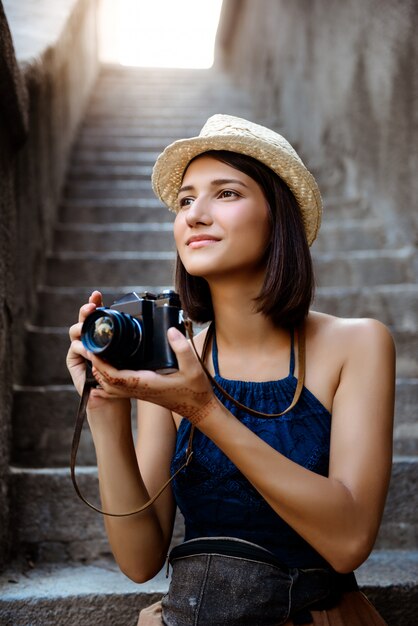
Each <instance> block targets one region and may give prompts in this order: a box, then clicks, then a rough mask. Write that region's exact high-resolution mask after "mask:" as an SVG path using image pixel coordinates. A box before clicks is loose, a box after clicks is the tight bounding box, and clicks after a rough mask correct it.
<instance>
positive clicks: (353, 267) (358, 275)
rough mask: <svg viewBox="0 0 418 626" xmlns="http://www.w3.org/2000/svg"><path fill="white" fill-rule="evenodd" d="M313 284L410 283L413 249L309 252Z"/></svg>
mask: <svg viewBox="0 0 418 626" xmlns="http://www.w3.org/2000/svg"><path fill="white" fill-rule="evenodd" d="M313 259H314V267H315V274H316V277H317V284H318V285H319V286H320V287H325V286H326V287H340V286H342V285H344V286H347V287H354V286H356V285H363V286H370V287H374V286H376V285H386V284H396V283H409V282H411V283H413V282H415V280H416V270H415V268H414V262H415V251H414V249H413V248H412V247H405V248H400V249H396V250H355V251H347V252H327V253H317V252H314V253H313Z"/></svg>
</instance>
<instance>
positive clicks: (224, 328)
mask: <svg viewBox="0 0 418 626" xmlns="http://www.w3.org/2000/svg"><path fill="white" fill-rule="evenodd" d="M259 291H260V290H259V289H258V288H257V289H254V288H252V287H251V285H248V284H247V285H245V284H240V285H234V286H231V285H230V284H229V285H222V286H219V285H216V287H213V286H212V285H211V296H212V304H213V309H214V314H215V321H216V336H217V341H218V343H221V344H223V345H224V346H228V347H233V346H239V345H243V344H244V345H246V346H247V347H250V346H251V345H254V346H257V347H258V349H260V347H262V346H263V345H268V344H269V343H270V342H271V341H272V339H273V338H275V341H280V339H281V338H282V339H283V341H284V342H286V341H287V338H288V334H289V333H288V331H287V330H285V329H281V328H278V327H277V326H275V324H274V323H273V321H272V320H271V318H269V317H267V316H266V315H264V314H263V313H261V312H257V302H256V301H255V298H256V297H257V295H258V293H259Z"/></svg>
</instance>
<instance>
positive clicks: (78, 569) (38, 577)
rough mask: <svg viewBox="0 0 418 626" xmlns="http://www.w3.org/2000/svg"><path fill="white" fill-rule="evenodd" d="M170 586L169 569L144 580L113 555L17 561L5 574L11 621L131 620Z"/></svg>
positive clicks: (68, 625) (3, 606)
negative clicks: (132, 576)
mask: <svg viewBox="0 0 418 626" xmlns="http://www.w3.org/2000/svg"><path fill="white" fill-rule="evenodd" d="M167 589H168V580H167V579H166V577H165V572H161V573H160V574H159V575H158V576H157V577H155V578H154V579H153V580H150V581H149V582H147V583H145V584H142V585H138V584H136V583H134V582H132V581H131V580H129V579H128V578H127V577H126V576H124V575H123V574H122V573H121V572H120V570H119V568H118V567H117V565H116V564H115V563H114V562H113V560H111V559H109V558H108V559H101V560H100V561H97V562H95V563H91V564H88V565H87V564H86V565H71V564H66V563H62V564H55V565H46V566H36V567H33V568H32V569H31V568H30V567H28V566H25V565H23V566H20V567H19V566H18V565H17V566H16V565H15V566H14V567H13V566H11V567H10V568H9V569H8V570H7V571H6V572H5V573H4V574H3V575H2V576H1V577H0V598H1V599H0V623H1V624H4V625H5V626H24V625H25V626H28V625H30V626H57V624H59V625H60V626H91V625H92V624H100V625H103V626H104V625H106V626H107V625H113V626H125V625H128V624H132V625H133V624H136V622H137V621H138V614H139V611H140V610H141V609H143V608H145V607H146V606H149V605H150V604H153V603H154V602H157V601H158V600H159V599H160V598H161V597H162V596H163V594H164V593H166V591H167Z"/></svg>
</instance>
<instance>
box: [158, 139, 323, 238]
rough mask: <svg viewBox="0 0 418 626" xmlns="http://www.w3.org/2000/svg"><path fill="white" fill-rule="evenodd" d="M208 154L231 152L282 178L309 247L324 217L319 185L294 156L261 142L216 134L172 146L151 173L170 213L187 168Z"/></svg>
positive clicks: (159, 159)
mask: <svg viewBox="0 0 418 626" xmlns="http://www.w3.org/2000/svg"><path fill="white" fill-rule="evenodd" d="M209 150H228V151H230V152H238V153H239V154H245V155H247V156H251V157H253V158H254V159H257V160H258V161H261V163H264V165H266V166H267V167H269V168H270V169H271V170H273V172H275V173H276V174H277V175H278V176H280V178H281V179H282V180H283V181H284V182H285V183H286V184H287V185H288V187H289V188H290V190H291V191H292V193H293V195H294V196H295V198H296V201H297V202H298V204H299V206H300V209H301V213H302V219H303V223H304V227H305V232H306V238H307V241H308V244H309V245H311V244H312V243H313V241H314V240H315V238H316V235H317V233H318V230H319V227H320V225H321V217H322V199H321V194H320V191H319V188H318V185H317V183H316V181H315V179H314V177H313V176H312V174H311V173H310V172H309V171H308V170H307V169H306V167H305V165H304V164H303V162H302V161H301V160H300V158H299V157H298V156H297V155H296V154H295V153H294V154H289V152H288V151H287V150H285V149H281V148H280V147H279V146H272V145H271V143H270V142H268V141H263V139H261V138H255V137H254V138H249V137H237V136H234V135H230V136H225V134H219V135H216V134H215V135H212V136H210V137H202V136H199V137H192V138H190V139H179V140H178V141H175V142H174V143H172V144H170V145H169V146H168V147H167V148H166V149H165V150H164V151H163V152H162V153H161V154H160V156H159V157H158V159H157V161H156V163H155V165H154V169H153V173H152V187H153V190H154V192H155V194H156V195H157V196H158V197H159V198H160V199H161V200H162V201H163V202H164V203H165V204H166V205H167V206H168V208H169V209H170V210H172V211H175V212H177V211H178V209H179V206H178V192H179V189H180V187H181V183H182V180H183V176H184V171H185V169H186V168H187V166H188V164H189V163H190V161H191V160H192V159H194V158H195V157H197V156H198V155H200V154H203V153H204V152H208V151H209ZM295 157H296V158H295Z"/></svg>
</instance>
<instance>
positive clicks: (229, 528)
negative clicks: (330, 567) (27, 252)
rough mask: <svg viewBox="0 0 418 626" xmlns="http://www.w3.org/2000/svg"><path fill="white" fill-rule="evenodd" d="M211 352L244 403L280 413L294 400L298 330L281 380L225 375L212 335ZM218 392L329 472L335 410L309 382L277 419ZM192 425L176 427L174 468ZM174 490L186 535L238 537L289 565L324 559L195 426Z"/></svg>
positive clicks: (307, 462)
mask: <svg viewBox="0 0 418 626" xmlns="http://www.w3.org/2000/svg"><path fill="white" fill-rule="evenodd" d="M212 359H213V366H214V370H215V379H216V380H217V382H218V383H219V384H220V385H221V386H222V387H223V388H224V389H225V390H226V391H227V392H228V393H229V394H230V395H231V396H233V397H234V398H235V399H236V400H238V401H239V402H241V403H242V404H244V405H245V406H248V407H251V408H255V409H257V410H258V411H261V412H263V413H280V412H281V411H284V410H285V409H286V408H287V407H288V406H289V405H290V403H291V402H292V399H293V396H294V394H295V389H296V384H297V379H296V378H295V376H294V371H295V355H294V341H293V333H292V335H291V351H290V368H289V375H288V376H287V377H286V378H283V379H280V380H275V381H269V382H244V381H239V380H230V379H226V378H222V376H221V375H220V373H219V364H218V350H217V344H216V337H215V335H214V336H213V343H212ZM215 393H216V395H217V397H218V398H219V399H220V401H221V402H222V403H223V404H224V405H225V406H226V407H227V409H228V410H229V411H230V412H231V413H232V414H233V415H235V416H236V417H237V418H238V419H239V420H240V421H241V422H242V423H243V424H245V425H246V426H247V427H248V428H249V429H250V430H252V431H253V432H254V433H255V434H257V435H258V437H260V438H261V439H263V440H264V441H265V442H267V443H268V444H269V445H270V446H272V447H273V448H274V449H275V450H277V451H279V452H281V453H282V454H284V455H285V456H286V457H288V458H289V459H291V460H292V461H294V462H295V463H298V464H299V465H301V466H303V467H305V468H307V469H309V470H311V471H313V472H316V473H317V474H321V475H322V476H327V474H328V465H329V447H330V431H331V414H330V413H329V411H328V410H327V409H326V408H325V407H324V406H323V405H322V404H321V403H320V402H319V400H318V399H317V398H315V396H314V395H313V394H312V393H311V392H310V391H309V390H308V389H306V387H304V388H303V391H302V394H301V396H300V398H299V401H298V403H297V404H296V406H295V407H294V408H293V409H292V410H291V411H289V412H288V413H286V414H285V415H282V416H281V417H276V418H260V417H254V416H251V415H249V414H247V413H245V412H244V411H243V410H240V409H238V408H236V407H235V406H234V405H233V404H232V402H231V401H230V400H228V399H226V398H224V397H223V396H222V394H221V393H220V392H218V391H217V390H215ZM190 429H191V425H190V422H188V420H187V419H183V420H182V421H181V424H180V427H179V430H178V434H177V442H176V450H175V453H174V457H173V461H172V467H171V469H172V473H174V472H175V471H176V470H177V469H178V468H179V467H180V466H181V465H182V464H183V463H184V460H185V455H186V449H187V444H188V439H189V435H190ZM278 480H280V477H278ZM173 491H174V496H175V498H176V502H177V505H178V506H179V508H180V510H181V512H182V514H183V515H184V518H185V527H186V535H185V540H186V541H187V540H189V539H195V538H198V537H236V538H239V539H244V540H246V541H251V542H253V543H256V544H258V545H260V546H262V547H264V548H266V549H267V550H270V551H271V552H272V553H273V554H275V555H276V556H277V558H278V559H280V561H281V562H283V563H284V564H287V565H288V566H289V567H305V568H306V567H324V566H326V565H327V564H326V562H325V561H324V559H323V558H322V557H321V556H320V555H319V554H318V553H317V552H316V551H315V550H314V549H313V548H312V547H311V546H310V545H309V544H308V543H307V542H306V541H305V540H304V539H303V538H302V537H301V536H300V535H298V534H297V533H296V532H295V531H294V530H293V529H292V528H291V527H290V526H289V525H288V524H287V523H286V522H285V521H284V520H282V518H281V517H279V516H278V515H277V513H275V512H274V511H273V509H272V508H271V507H270V506H269V505H268V504H267V502H266V501H265V500H264V499H263V498H262V496H261V495H260V494H259V493H258V492H257V491H256V490H255V489H254V487H253V486H252V485H251V484H250V483H249V482H248V480H247V479H246V478H245V477H244V476H243V474H242V473H241V472H240V471H239V470H238V469H237V468H236V467H235V465H234V464H233V463H232V462H231V461H230V460H229V459H228V457H227V456H226V455H225V454H224V453H223V452H221V450H219V448H218V447H217V446H216V445H215V444H214V443H213V442H212V441H211V440H210V439H209V438H208V437H206V436H205V435H204V434H202V433H201V432H200V431H199V430H198V429H196V430H195V432H194V438H193V457H192V460H191V462H190V464H189V465H188V466H187V467H186V468H184V469H183V470H182V471H181V472H180V473H179V474H178V476H177V477H176V478H175V479H174V481H173Z"/></svg>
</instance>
